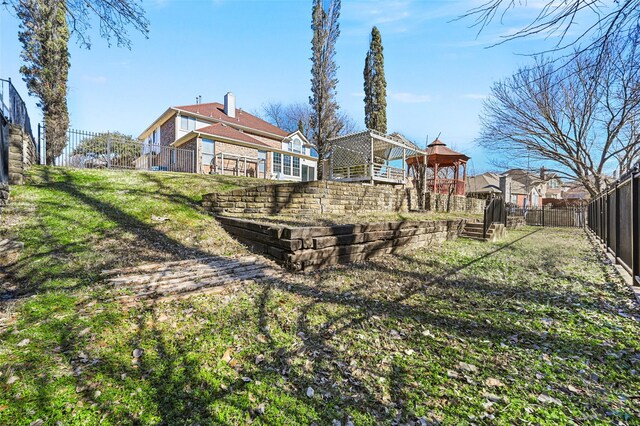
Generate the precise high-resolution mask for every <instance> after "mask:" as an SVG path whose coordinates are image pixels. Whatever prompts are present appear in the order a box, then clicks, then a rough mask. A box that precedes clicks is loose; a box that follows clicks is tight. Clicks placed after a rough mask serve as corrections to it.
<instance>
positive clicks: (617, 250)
mask: <svg viewBox="0 0 640 426" xmlns="http://www.w3.org/2000/svg"><path fill="white" fill-rule="evenodd" d="M629 183H632V182H629ZM613 191H614V193H615V194H616V203H615V204H616V220H614V221H613V226H614V227H615V228H614V230H613V233H614V234H615V236H616V244H615V247H614V248H613V249H614V251H615V257H616V258H617V257H619V256H620V183H619V182H618V183H617V184H616V187H615V189H614V190H613ZM631 191H633V187H632V188H631ZM631 201H632V202H633V195H632V196H631ZM631 234H632V235H633V226H632V228H631ZM631 247H632V250H633V245H632V246H631Z"/></svg>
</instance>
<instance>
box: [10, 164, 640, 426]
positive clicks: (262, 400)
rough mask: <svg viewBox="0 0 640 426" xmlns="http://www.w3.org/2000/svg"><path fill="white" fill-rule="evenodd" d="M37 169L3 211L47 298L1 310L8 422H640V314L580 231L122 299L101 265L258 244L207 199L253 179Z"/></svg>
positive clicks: (24, 262)
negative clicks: (230, 229)
mask: <svg viewBox="0 0 640 426" xmlns="http://www.w3.org/2000/svg"><path fill="white" fill-rule="evenodd" d="M32 178H33V183H32V184H31V185H29V186H25V187H20V188H16V189H15V191H14V192H13V193H12V197H13V206H12V207H11V209H10V210H9V211H8V212H7V214H4V215H3V217H2V233H3V234H6V233H7V232H13V233H18V234H20V235H21V238H22V240H23V241H25V243H26V248H25V254H24V257H23V258H21V260H20V262H19V264H18V265H17V266H16V267H13V268H12V269H11V270H9V271H8V272H9V275H10V277H9V278H11V280H12V281H13V282H14V283H19V285H18V286H17V287H16V288H14V287H11V286H7V285H6V284H4V286H5V291H9V292H11V294H13V295H20V294H26V295H32V296H33V297H29V298H26V299H23V300H20V301H18V302H3V305H2V308H3V321H2V322H0V424H30V423H31V422H32V421H34V420H36V419H42V420H44V421H45V422H46V423H47V424H55V422H56V421H62V422H63V423H64V424H96V423H98V422H99V421H101V420H102V421H103V422H104V423H105V424H129V423H142V424H155V423H165V424H195V423H200V424H207V423H220V424H245V423H247V422H248V421H249V420H251V419H253V420H254V422H258V423H264V424H308V423H311V422H313V421H316V422H317V423H318V424H327V423H331V421H332V420H334V419H340V420H343V421H344V420H346V419H347V418H351V419H353V421H354V422H355V424H376V423H380V422H382V423H391V422H392V421H393V420H396V419H397V420H398V421H399V422H401V423H403V422H408V421H410V420H416V419H417V418H424V419H428V420H430V421H441V422H443V423H445V424H460V423H463V424H464V423H468V422H470V421H476V422H480V423H499V424H511V423H522V424H525V423H529V422H532V423H537V424H563V423H570V422H571V421H575V422H576V423H580V424H583V423H586V424H600V423H607V422H611V423H613V422H617V421H622V422H623V424H638V423H639V422H638V414H639V413H638V405H637V399H634V398H637V397H638V395H640V378H639V377H638V372H637V371H636V368H637V366H636V363H637V362H638V361H640V343H639V341H638V337H637V336H638V335H640V326H639V325H638V315H639V312H638V310H637V308H636V307H635V306H634V305H633V304H632V303H631V297H632V296H631V295H630V293H629V292H628V290H627V289H626V288H625V287H624V286H623V285H621V284H620V283H619V281H618V280H617V279H615V278H614V277H611V276H609V275H608V272H607V269H605V268H604V267H603V266H602V263H601V262H600V259H599V258H598V256H597V254H596V253H595V252H594V251H593V249H592V248H591V246H590V245H589V243H588V241H587V240H586V239H585V237H584V236H583V234H581V232H580V231H577V230H551V229H545V230H542V231H539V230H536V229H531V228H526V229H524V230H520V231H515V232H511V233H510V235H509V238H508V240H507V241H504V242H501V243H498V244H487V243H480V242H475V241H468V240H458V241H455V242H449V243H446V244H445V245H444V246H443V247H442V248H441V249H438V250H421V251H417V252H415V253H412V254H411V255H410V256H406V257H393V256H389V257H384V258H380V259H377V260H374V261H372V262H368V263H364V264H359V265H353V266H350V267H344V268H336V269H331V270H327V271H324V272H322V273H320V274H318V275H316V276H304V275H301V276H294V277H292V278H290V279H288V280H286V282H282V283H275V284H274V285H272V286H259V285H251V286H247V287H246V288H244V289H242V290H239V291H237V292H234V293H232V294H229V295H226V296H222V297H221V296H200V297H193V298H191V299H189V300H184V301H173V302H166V303H157V304H155V303H149V304H147V305H140V306H137V307H133V308H123V307H122V306H119V305H117V304H115V303H113V302H107V301H104V300H105V298H104V296H105V295H106V294H107V291H106V290H105V289H103V288H101V287H100V286H99V285H97V284H96V282H95V279H96V277H97V274H98V273H99V270H100V269H102V268H104V267H112V266H118V265H124V264H128V263H131V262H134V263H135V261H136V260H139V261H145V260H151V259H157V258H182V257H189V256H193V255H198V254H202V253H213V254H231V253H235V252H237V251H242V250H243V249H242V248H241V246H239V245H237V244H236V243H234V242H233V241H232V240H230V239H229V238H227V237H226V236H225V235H224V234H222V233H220V232H219V228H218V227H217V225H216V224H215V222H214V221H213V220H211V218H209V217H207V216H206V215H203V214H201V213H200V212H199V211H198V210H197V208H196V206H195V203H196V202H197V200H198V194H201V193H204V192H208V191H210V190H225V189H230V188H232V187H234V186H236V185H240V186H242V185H246V184H250V183H251V182H252V181H250V180H247V179H231V178H227V179H224V180H221V179H215V180H214V179H211V178H208V177H197V176H184V175H163V174H144V173H140V174H139V173H131V174H127V173H118V172H81V171H71V170H61V169H36V170H35V171H34V173H33V176H32ZM253 182H255V181H253ZM134 186H135V189H132V187H134ZM34 206H35V209H34V208H33V207H34ZM151 214H154V215H158V216H166V217H169V218H170V219H171V220H170V221H169V222H162V223H160V222H154V221H153V220H151ZM9 227H11V229H8V228H9ZM194 229H199V230H200V231H198V232H194ZM137 348H139V349H142V350H143V353H142V357H140V358H139V359H136V358H134V357H133V355H132V352H133V351H134V349H137ZM460 362H466V363H468V364H471V365H473V366H475V367H477V371H467V370H469V369H471V370H473V369H472V368H471V367H467V370H465V368H464V365H461V364H460ZM488 379H496V380H498V382H497V381H494V380H488ZM496 384H502V386H492V385H496ZM309 387H310V388H312V389H313V391H314V392H313V396H312V397H309V396H307V390H308V388H309ZM545 396H548V397H551V398H555V400H550V399H547V402H541V401H540V400H539V398H541V399H543V400H545ZM343 424H344V423H343Z"/></svg>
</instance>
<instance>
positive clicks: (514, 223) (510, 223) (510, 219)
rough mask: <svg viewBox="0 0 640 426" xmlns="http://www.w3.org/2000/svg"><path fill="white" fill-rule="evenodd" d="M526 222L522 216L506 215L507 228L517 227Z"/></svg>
mask: <svg viewBox="0 0 640 426" xmlns="http://www.w3.org/2000/svg"><path fill="white" fill-rule="evenodd" d="M526 224H527V220H526V219H525V218H524V216H507V229H518V228H520V227H521V226H525V225H526Z"/></svg>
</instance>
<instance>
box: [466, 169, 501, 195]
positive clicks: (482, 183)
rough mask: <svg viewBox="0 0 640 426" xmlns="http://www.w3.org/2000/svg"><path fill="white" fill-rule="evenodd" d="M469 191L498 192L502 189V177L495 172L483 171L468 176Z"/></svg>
mask: <svg viewBox="0 0 640 426" xmlns="http://www.w3.org/2000/svg"><path fill="white" fill-rule="evenodd" d="M467 192H468V193H491V192H494V193H498V192H502V191H500V177H499V176H498V175H497V174H495V173H483V174H481V175H477V176H469V177H468V178H467Z"/></svg>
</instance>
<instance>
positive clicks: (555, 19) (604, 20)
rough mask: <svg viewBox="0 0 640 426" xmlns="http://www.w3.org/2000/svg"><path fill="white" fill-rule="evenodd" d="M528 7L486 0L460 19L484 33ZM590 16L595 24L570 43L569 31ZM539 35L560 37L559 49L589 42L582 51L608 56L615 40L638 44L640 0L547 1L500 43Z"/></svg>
mask: <svg viewBox="0 0 640 426" xmlns="http://www.w3.org/2000/svg"><path fill="white" fill-rule="evenodd" d="M526 6H527V2H526V1H520V0H487V1H486V2H484V3H482V4H481V5H480V6H477V7H475V8H473V9H471V10H469V11H468V12H467V13H465V14H464V15H462V16H461V18H472V19H474V24H473V25H474V26H476V27H478V28H479V31H482V30H483V29H485V28H486V27H487V26H488V25H489V24H491V23H492V22H493V21H494V20H495V19H496V18H499V19H500V20H502V19H503V18H505V16H506V15H507V14H508V13H509V12H510V11H512V10H514V9H516V8H518V7H526ZM587 15H591V16H592V17H594V18H595V23H593V24H592V25H590V26H589V27H587V28H585V29H583V30H582V31H581V32H580V33H579V35H578V36H577V37H575V38H573V39H572V40H567V37H568V34H569V30H570V29H572V27H574V26H575V25H576V24H577V22H578V18H580V17H583V16H585V17H586V16H587ZM536 34H546V35H559V36H560V37H559V41H558V43H557V44H556V48H557V49H563V48H566V47H569V46H573V45H576V44H579V43H580V42H582V41H583V40H588V43H587V45H586V46H583V47H582V48H581V51H592V52H594V51H597V52H598V55H600V53H605V51H606V50H607V49H608V45H609V44H610V43H611V41H612V40H622V39H623V40H625V41H626V42H625V43H624V45H622V46H621V45H618V47H626V46H627V44H633V43H637V39H638V35H639V34H640V0H615V1H613V2H604V1H602V0H561V1H556V0H547V1H544V2H543V3H542V4H541V5H540V10H539V12H538V13H537V15H536V17H535V18H534V19H533V20H532V21H531V22H530V23H529V24H527V25H525V26H524V27H522V28H520V29H518V30H515V31H514V32H512V33H511V34H509V35H507V36H505V37H504V39H503V41H502V42H500V43H503V42H506V41H510V40H514V39H517V38H523V37H530V36H533V35H536ZM500 43H498V44H500Z"/></svg>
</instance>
